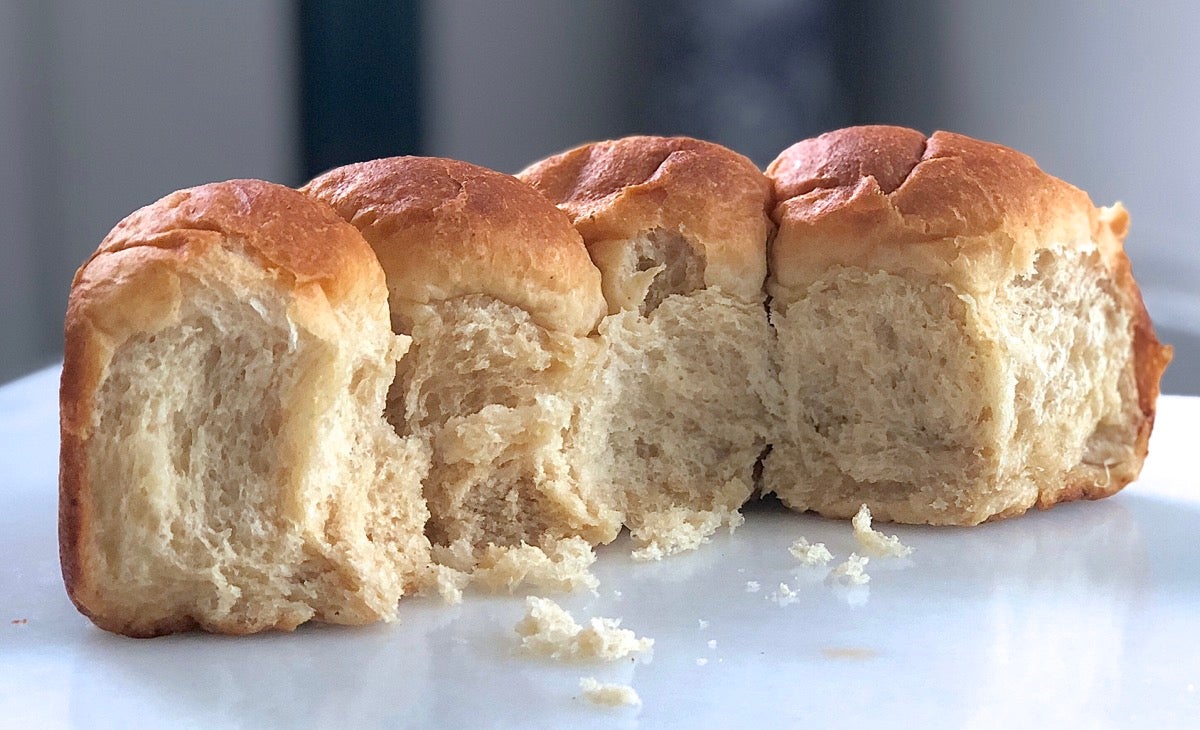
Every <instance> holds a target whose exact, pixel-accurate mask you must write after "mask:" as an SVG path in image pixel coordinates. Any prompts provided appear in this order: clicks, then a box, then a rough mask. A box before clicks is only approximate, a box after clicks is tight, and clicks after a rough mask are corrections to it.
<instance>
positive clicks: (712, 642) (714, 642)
mask: <svg viewBox="0 0 1200 730" xmlns="http://www.w3.org/2000/svg"><path fill="white" fill-rule="evenodd" d="M708 648H709V649H716V648H717V640H716V639H709V640H708Z"/></svg>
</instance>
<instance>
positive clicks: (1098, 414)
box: [59, 127, 1170, 636]
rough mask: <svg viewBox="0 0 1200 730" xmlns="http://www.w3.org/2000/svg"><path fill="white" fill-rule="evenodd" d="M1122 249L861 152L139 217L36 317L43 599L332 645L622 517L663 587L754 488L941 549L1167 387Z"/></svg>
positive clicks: (978, 165) (698, 148)
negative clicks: (941, 538)
mask: <svg viewBox="0 0 1200 730" xmlns="http://www.w3.org/2000/svg"><path fill="white" fill-rule="evenodd" d="M518 178H519V179H518ZM1127 227H1128V216H1127V214H1126V213H1125V211H1124V209H1123V208H1121V207H1120V205H1119V204H1118V205H1116V206H1114V207H1112V208H1097V207H1095V206H1094V205H1093V204H1092V203H1091V201H1090V200H1089V199H1088V197H1087V195H1086V194H1084V193H1083V192H1082V191H1079V190H1078V189H1076V188H1074V187H1071V186H1070V185H1068V184H1066V183H1064V182H1062V181H1059V180H1057V179H1055V178H1053V177H1051V176H1049V175H1047V174H1046V173H1044V172H1042V171H1041V170H1039V169H1038V168H1037V166H1036V165H1035V164H1034V162H1033V161H1032V160H1031V159H1030V158H1028V157H1026V156H1024V155H1021V154H1019V153H1017V152H1014V151H1012V150H1009V149H1007V148H1004V147H1001V146H999V145H995V144H990V143H986V142H980V141H977V140H972V139H970V138H967V137H963V136H960V135H954V134H949V133H944V132H938V133H936V134H934V135H933V136H932V137H928V138H926V137H925V135H923V134H921V133H918V132H914V131H912V130H908V129H902V128H897V127H855V128H849V129H844V130H839V131H836V132H831V133H829V134H826V135H822V136H821V137H818V138H815V139H811V140H806V141H803V142H800V143H798V144H796V145H794V146H793V147H791V148H789V149H788V150H786V151H784V152H783V153H782V154H781V155H780V156H779V158H778V159H776V160H775V161H774V162H773V163H772V164H771V165H770V166H769V167H768V169H767V172H766V174H765V175H764V174H763V173H762V172H760V171H759V170H758V169H757V168H756V167H755V166H754V165H753V164H752V163H751V162H750V161H749V160H747V159H746V158H745V157H742V156H741V155H738V154H737V153H735V152H732V151H730V150H728V149H725V148H723V147H720V146H719V145H715V144H712V143H709V142H702V141H699V140H693V139H687V138H664V137H630V138H625V139H620V140H614V141H609V142H600V143H595V144H589V145H585V146H583V147H580V148H577V149H574V150H571V151H568V152H564V153H562V154H560V155H556V156H554V157H551V158H548V159H546V160H543V161H541V162H538V163H535V164H533V165H532V166H530V167H529V168H527V169H526V170H524V171H523V172H521V173H520V174H519V175H518V176H517V177H512V176H508V175H504V174H501V173H498V172H494V171H491V170H487V169H484V168H481V167H477V166H474V165H470V164H467V163H464V162H457V161H453V160H444V159H436V158H420V157H399V158H390V159H384V160H375V161H371V162H365V163H360V164H355V165H349V166H346V167H343V168H339V169H336V170H332V171H330V172H328V173H326V174H324V175H322V176H320V177H318V178H317V179H315V180H313V181H312V182H310V183H308V184H307V185H306V186H304V187H303V188H301V189H300V191H296V190H291V189H288V188H284V187H282V186H278V185H273V184H271V183H265V182H261V181H251V180H235V181H230V182H226V183H216V184H212V185H206V186H202V187H199V188H194V189H191V190H185V191H181V192H178V193H173V194H172V195H170V196H167V197H166V198H164V199H163V200H161V201H159V202H157V203H155V204H153V205H151V206H148V207H147V208H144V209H142V210H140V211H138V212H136V213H134V214H133V215H131V216H130V217H129V218H127V219H126V220H125V221H122V222H121V223H120V224H118V225H117V227H116V228H115V229H114V230H113V232H112V233H110V234H109V236H108V237H107V238H106V239H105V240H104V242H103V243H102V244H101V245H100V248H99V249H98V250H97V252H96V253H95V254H94V255H93V256H92V258H91V259H90V260H89V261H88V262H87V263H86V264H84V266H83V267H82V268H81V269H80V271H79V272H78V274H77V275H76V278H75V282H74V284H73V287H72V291H71V299H70V303H69V308H68V314H67V321H66V348H65V361H64V367H63V379H62V390H61V414H62V458H61V469H60V522H59V529H60V544H61V556H62V564H63V575H64V580H65V582H66V585H67V589H68V593H69V594H70V596H71V598H72V600H73V601H74V602H75V604H76V605H77V606H78V607H79V609H80V610H81V611H82V612H83V613H85V614H86V615H88V616H89V617H90V618H91V619H92V620H93V621H95V623H97V625H99V626H101V627H103V628H105V629H108V630H111V631H116V632H120V633H125V634H129V635H133V636H151V635H157V634H162V633H169V632H173V631H181V630H188V629H192V628H201V629H205V630H209V631H216V632H224V633H248V632H254V631H260V630H264V629H290V628H293V627H295V626H297V625H299V624H300V623H303V622H304V621H307V620H310V619H314V620H319V621H325V622H333V623H349V624H358V623H368V622H372V621H376V620H380V619H388V618H390V617H392V616H393V615H394V612H395V608H396V602H397V600H398V599H399V598H400V596H401V595H402V594H404V593H405V592H411V591H413V590H414V589H417V588H419V587H420V586H422V585H423V583H425V582H427V581H428V580H429V579H430V575H431V566H433V565H434V564H443V565H452V566H453V567H454V568H457V569H459V570H467V571H469V570H470V569H471V566H472V565H473V561H474V560H476V559H477V558H478V556H479V555H480V554H482V553H483V552H485V551H489V550H495V549H497V547H499V548H502V549H507V548H513V549H522V550H525V549H528V547H529V546H537V547H540V548H542V549H544V550H546V551H547V552H552V551H553V550H554V546H555V545H556V544H558V543H560V542H561V541H564V540H568V539H569V540H580V539H582V540H585V541H586V542H588V543H590V544H602V543H607V542H610V541H612V540H613V539H614V538H615V537H616V536H617V535H618V533H619V532H620V531H621V530H622V528H623V527H624V528H628V529H629V531H630V534H631V536H632V538H633V541H634V544H635V548H636V550H635V556H637V557H641V558H657V557H662V556H664V555H668V554H671V553H673V552H678V551H681V550H687V549H691V548H694V547H696V546H697V545H699V544H700V543H702V542H703V541H704V540H706V539H707V537H708V536H709V535H710V534H712V532H714V531H715V530H716V529H718V528H719V527H721V526H722V525H728V526H730V527H733V526H736V525H737V524H739V522H740V520H741V515H740V513H739V508H740V507H741V506H742V504H743V503H745V502H746V501H747V500H748V499H750V498H752V497H753V496H754V495H755V494H756V493H762V494H776V495H778V496H779V498H780V499H781V500H782V501H783V502H784V504H786V505H788V506H789V507H791V508H793V509H796V510H812V511H816V512H819V513H821V514H825V515H828V516H832V517H841V518H844V517H849V516H851V515H853V514H854V513H855V512H857V510H858V508H859V507H860V506H861V505H862V504H864V503H866V504H867V505H869V507H870V509H871V512H872V513H873V514H874V515H875V517H876V518H877V519H881V520H891V521H896V522H909V523H924V524H948V525H970V524H976V523H979V522H981V521H984V520H988V519H994V518H999V517H1005V516H1010V515H1015V514H1019V513H1021V512H1023V511H1025V510H1027V509H1028V508H1029V507H1031V506H1034V505H1037V506H1040V507H1048V506H1051V505H1053V504H1055V503H1058V502H1062V501H1067V500H1072V499H1080V498H1098V497H1103V496H1107V495H1109V494H1112V493H1114V492H1116V491H1118V490H1119V489H1121V488H1122V487H1123V486H1124V485H1126V484H1128V483H1129V482H1130V481H1132V480H1133V479H1135V478H1136V477H1137V475H1138V472H1139V470H1140V468H1141V465H1142V462H1143V460H1144V458H1145V456H1146V449H1147V442H1148V439H1149V434H1150V430H1151V428H1152V426H1153V421H1154V407H1155V399H1156V397H1157V395H1158V383H1159V379H1160V377H1161V374H1162V371H1163V369H1164V368H1165V367H1166V365H1167V363H1168V362H1169V360H1170V348H1169V347H1166V346H1163V345H1161V344H1160V343H1159V342H1158V340H1157V339H1156V338H1155V335H1154V330H1153V328H1152V326H1151V323H1150V320H1149V318H1148V316H1147V314H1146V310H1145V307H1144V306H1143V304H1142V300H1141V296H1140V294H1139V292H1138V288H1137V285H1136V283H1135V282H1134V279H1133V277H1132V274H1131V271H1130V266H1129V261H1128V259H1127V258H1126V256H1125V254H1124V251H1123V240H1124V237H1125V233H1126V230H1127Z"/></svg>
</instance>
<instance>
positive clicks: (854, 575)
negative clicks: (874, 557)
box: [827, 553, 871, 586]
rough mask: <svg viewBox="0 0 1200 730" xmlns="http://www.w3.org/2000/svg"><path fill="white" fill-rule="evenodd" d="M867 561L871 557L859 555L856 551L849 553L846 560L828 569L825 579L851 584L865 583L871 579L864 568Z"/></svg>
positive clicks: (859, 584) (869, 560)
mask: <svg viewBox="0 0 1200 730" xmlns="http://www.w3.org/2000/svg"><path fill="white" fill-rule="evenodd" d="M869 562H871V559H870V558H868V557H867V556H865V555H861V556H860V555H859V554H858V553H850V557H849V558H846V562H844V563H841V564H840V565H838V566H837V567H835V568H834V569H833V570H831V571H829V577H828V578H827V580H829V581H831V582H835V583H843V584H845V585H852V586H861V585H866V584H867V583H868V582H869V581H870V580H871V576H869V575H867V573H866V571H865V570H864V569H865V568H866V567H867V563H869Z"/></svg>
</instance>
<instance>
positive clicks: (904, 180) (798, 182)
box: [767, 126, 1120, 299]
mask: <svg viewBox="0 0 1200 730" xmlns="http://www.w3.org/2000/svg"><path fill="white" fill-rule="evenodd" d="M767 176H768V177H770V178H771V181H772V183H773V185H774V189H775V206H774V212H773V217H774V218H775V221H776V222H777V223H778V224H779V234H778V236H777V237H776V239H775V241H774V244H773V246H772V250H771V255H770V256H771V258H770V260H771V293H772V294H774V295H777V296H782V297H783V298H785V299H786V298H788V292H787V290H789V289H793V288H797V287H803V286H805V285H806V284H807V283H809V282H811V281H812V280H813V278H814V277H815V276H819V274H820V272H822V271H824V270H826V269H828V268H829V267H831V266H838V265H848V266H871V267H877V268H882V269H885V270H901V269H908V270H916V271H924V272H928V273H931V274H934V275H936V276H940V277H945V276H949V275H950V274H951V272H950V269H951V267H952V266H953V265H954V264H955V263H956V262H957V261H959V260H961V259H963V258H966V259H971V260H974V261H976V262H978V265H976V266H974V267H961V266H959V267H955V268H957V269H958V270H959V274H960V275H962V276H963V278H962V280H961V281H958V282H955V283H956V284H958V285H959V286H960V287H961V288H962V289H963V290H965V291H971V292H973V291H986V290H987V289H989V288H990V287H991V286H993V285H994V282H995V277H996V276H1007V275H1008V274H1009V273H1010V272H1011V271H1012V270H1017V271H1028V270H1030V269H1031V267H1032V265H1033V261H1034V258H1035V256H1036V254H1037V252H1038V250H1040V249H1042V248H1045V247H1048V246H1066V247H1082V246H1092V245H1096V246H1098V247H1099V249H1100V253H1101V257H1102V258H1103V260H1104V262H1105V264H1106V265H1107V266H1108V267H1109V268H1110V269H1112V268H1115V266H1116V264H1117V261H1116V259H1117V256H1118V254H1119V252H1120V242H1119V241H1118V240H1116V239H1114V238H1113V237H1111V236H1107V235H1101V234H1102V231H1101V228H1102V226H1103V223H1102V221H1101V211H1100V210H1098V209H1097V208H1096V207H1095V206H1094V205H1092V202H1091V200H1090V199H1089V198H1088V196H1087V194H1086V193H1084V192H1083V191H1081V190H1079V189H1078V188H1075V187H1073V186H1071V185H1069V184H1067V183H1065V182H1063V181H1061V180H1059V179H1057V178H1055V177H1052V176H1050V175H1048V174H1046V173H1045V172H1043V171H1042V170H1041V169H1039V168H1038V166H1037V164H1036V163H1035V162H1034V161H1033V159H1031V158H1030V157H1028V156H1027V155H1024V154H1021V153H1020V152H1017V151H1015V150H1012V149H1009V148H1007V147H1004V146H1002V145H998V144H993V143H990V142H983V141H980V140H976V139H971V138H970V137H965V136H963V135H959V134H953V133H950V132H935V133H934V134H933V135H932V136H930V137H929V138H928V139H925V138H924V137H923V135H922V134H921V133H920V132H916V131H914V130H911V129H905V128H902V127H887V126H865V127H850V128H847V129H841V130H837V131H834V132H829V133H827V134H823V135H821V136H820V137H816V138H814V139H809V140H804V141H802V142H798V143H796V144H794V145H792V146H791V147H789V148H788V149H787V150H785V151H784V152H783V153H781V154H780V155H779V157H777V158H776V159H775V161H774V162H772V163H771V165H770V166H769V167H768V168H767ZM968 269H969V270H968Z"/></svg>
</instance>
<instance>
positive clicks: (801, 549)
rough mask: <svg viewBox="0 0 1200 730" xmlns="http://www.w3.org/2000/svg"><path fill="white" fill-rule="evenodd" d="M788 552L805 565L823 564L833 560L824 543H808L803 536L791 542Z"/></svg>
mask: <svg viewBox="0 0 1200 730" xmlns="http://www.w3.org/2000/svg"><path fill="white" fill-rule="evenodd" d="M788 552H789V553H791V554H792V555H793V556H794V557H795V558H796V559H797V560H799V561H800V562H801V563H803V564H805V565H813V566H815V565H825V564H826V563H828V562H829V561H830V560H833V553H831V552H829V548H827V547H825V543H823V542H816V543H810V542H809V541H808V538H804V537H802V538H800V539H799V540H796V541H795V542H794V543H792V546H791V547H790V548H788Z"/></svg>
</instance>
